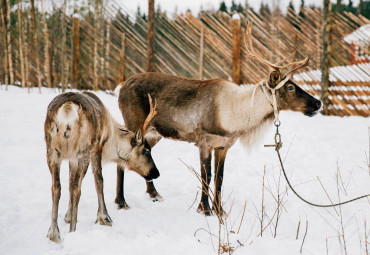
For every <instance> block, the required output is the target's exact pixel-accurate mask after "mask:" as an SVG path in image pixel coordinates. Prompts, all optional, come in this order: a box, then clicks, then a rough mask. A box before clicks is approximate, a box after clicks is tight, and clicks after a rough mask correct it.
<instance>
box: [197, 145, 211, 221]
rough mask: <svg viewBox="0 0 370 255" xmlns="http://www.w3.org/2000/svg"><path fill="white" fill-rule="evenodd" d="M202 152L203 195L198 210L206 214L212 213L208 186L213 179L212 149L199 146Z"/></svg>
mask: <svg viewBox="0 0 370 255" xmlns="http://www.w3.org/2000/svg"><path fill="white" fill-rule="evenodd" d="M199 152H200V168H201V177H202V197H201V200H200V203H199V206H198V212H199V213H203V214H204V215H206V216H209V215H212V211H211V208H210V206H209V203H208V197H209V193H208V188H209V183H210V181H211V176H212V173H211V160H212V150H211V149H210V148H208V147H207V148H204V147H199Z"/></svg>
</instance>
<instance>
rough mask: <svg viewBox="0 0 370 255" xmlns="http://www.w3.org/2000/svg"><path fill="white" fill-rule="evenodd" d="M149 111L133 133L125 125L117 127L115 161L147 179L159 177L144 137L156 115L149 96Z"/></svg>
mask: <svg viewBox="0 0 370 255" xmlns="http://www.w3.org/2000/svg"><path fill="white" fill-rule="evenodd" d="M149 102H150V113H149V115H148V116H147V118H146V120H145V122H144V125H143V127H142V129H138V130H137V131H136V132H135V133H133V132H131V131H129V130H128V129H126V128H125V127H121V128H119V131H120V135H119V140H120V141H118V142H117V144H118V145H117V147H116V152H117V161H118V162H117V163H119V164H123V165H124V166H125V167H127V168H128V169H130V170H133V171H135V172H137V173H138V174H140V175H141V176H142V177H144V178H145V179H146V180H147V181H151V180H152V179H156V178H158V177H159V175H160V174H159V171H158V169H157V167H156V166H155V163H154V161H153V158H152V155H151V148H150V146H149V144H148V142H147V141H146V140H145V139H144V136H145V133H146V130H147V127H148V125H149V123H150V121H151V119H152V118H153V117H154V115H156V113H157V112H156V111H155V108H156V105H154V107H153V105H152V99H151V97H150V96H149Z"/></svg>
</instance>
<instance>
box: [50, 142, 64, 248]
mask: <svg viewBox="0 0 370 255" xmlns="http://www.w3.org/2000/svg"><path fill="white" fill-rule="evenodd" d="M47 162H48V166H49V170H50V173H51V179H52V185H51V194H52V199H53V207H52V212H51V225H50V228H49V232H48V235H47V237H48V238H49V239H50V240H51V241H53V242H60V232H59V227H58V207H59V199H60V192H61V186H60V178H59V173H60V163H61V158H60V153H59V152H58V151H56V150H55V151H54V150H52V149H48V152H47Z"/></svg>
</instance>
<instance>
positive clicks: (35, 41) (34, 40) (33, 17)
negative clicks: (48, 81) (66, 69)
mask: <svg viewBox="0 0 370 255" xmlns="http://www.w3.org/2000/svg"><path fill="white" fill-rule="evenodd" d="M35 13H36V11H35V0H31V20H32V23H31V26H32V32H33V36H32V39H31V42H32V46H33V47H32V50H33V52H34V54H35V59H36V72H37V84H38V87H39V92H40V93H41V86H42V83H41V71H40V58H39V38H38V35H37V20H36V14H35Z"/></svg>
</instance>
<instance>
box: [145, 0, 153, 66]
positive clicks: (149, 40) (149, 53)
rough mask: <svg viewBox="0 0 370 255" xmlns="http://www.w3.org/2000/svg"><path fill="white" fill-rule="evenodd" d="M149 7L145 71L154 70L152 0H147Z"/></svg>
mask: <svg viewBox="0 0 370 255" xmlns="http://www.w3.org/2000/svg"><path fill="white" fill-rule="evenodd" d="M148 3H149V9H148V32H147V50H146V54H147V64H146V70H147V72H154V71H155V67H154V40H155V35H154V22H155V21H154V0H148Z"/></svg>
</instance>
